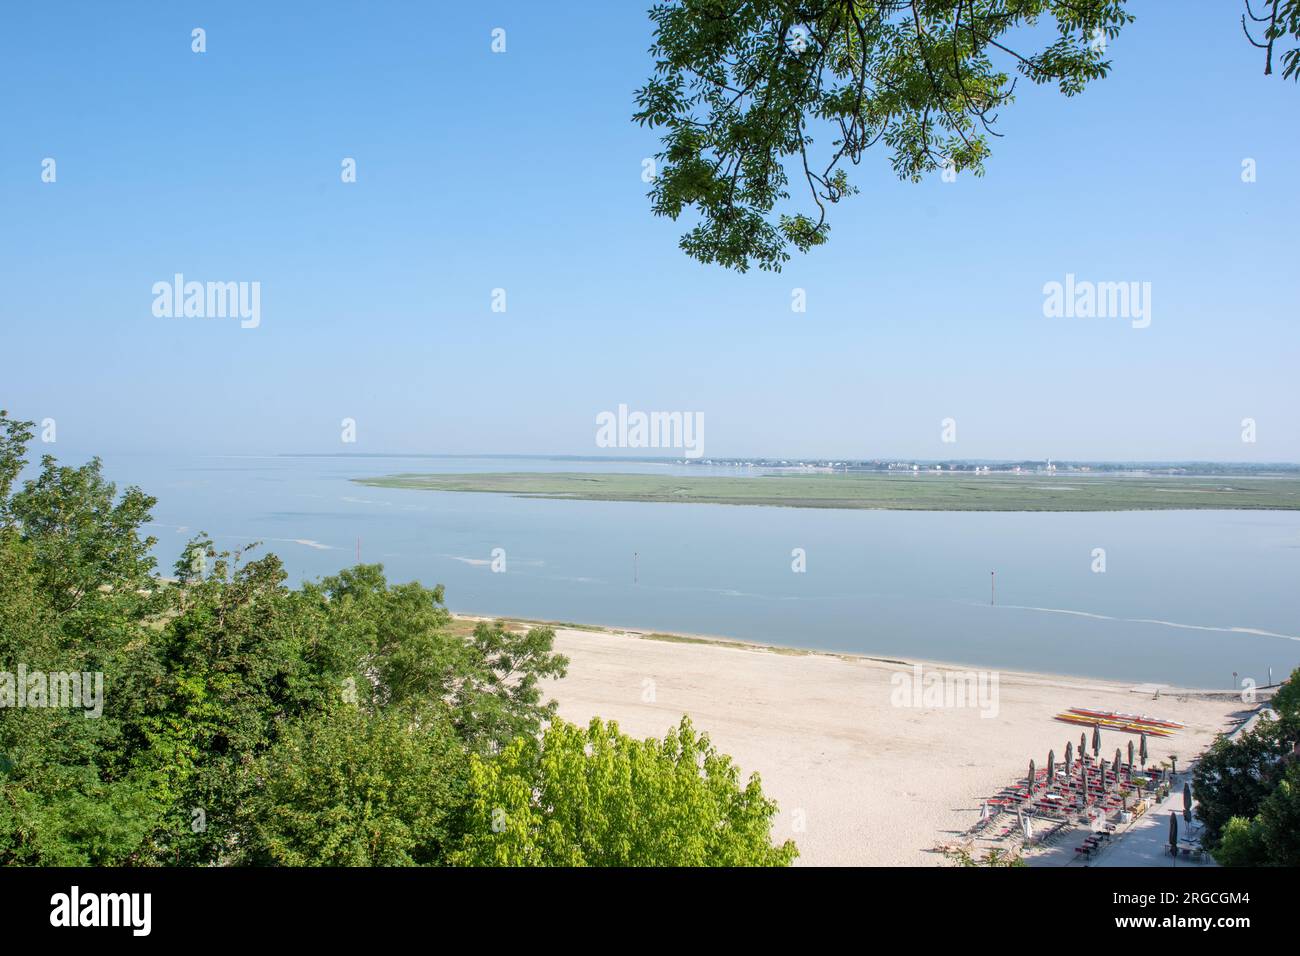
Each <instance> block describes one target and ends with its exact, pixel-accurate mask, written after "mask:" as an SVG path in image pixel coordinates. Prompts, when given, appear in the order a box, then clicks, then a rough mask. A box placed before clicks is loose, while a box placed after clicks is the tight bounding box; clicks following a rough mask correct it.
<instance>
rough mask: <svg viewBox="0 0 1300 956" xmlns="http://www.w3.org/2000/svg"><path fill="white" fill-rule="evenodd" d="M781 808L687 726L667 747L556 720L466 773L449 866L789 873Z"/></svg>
mask: <svg viewBox="0 0 1300 956" xmlns="http://www.w3.org/2000/svg"><path fill="white" fill-rule="evenodd" d="M776 812H777V807H776V804H775V803H774V802H773V801H771V800H769V799H768V798H766V797H765V796H764V795H763V791H762V786H761V784H760V782H759V778H758V775H757V774H753V775H751V776H750V778H749V781H748V783H747V784H745V785H744V786H742V785H741V784H740V780H739V772H738V771H737V769H736V767H735V765H734V764H733V763H732V762H731V759H730V758H729V757H727V756H726V755H724V754H721V753H719V752H718V751H717V750H716V749H715V748H714V747H713V745H712V744H711V743H710V742H709V739H708V737H707V736H705V735H701V734H697V733H696V731H695V729H694V727H693V726H692V725H691V722H690V720H689V719H688V718H685V717H683V718H682V721H681V725H680V726H679V727H676V728H674V729H672V730H670V731H669V732H668V734H667V736H666V737H665V738H664V739H663V740H662V741H659V740H656V739H654V738H650V739H647V740H634V739H633V738H631V737H628V736H626V735H624V734H622V733H620V732H619V730H618V725H617V724H615V723H613V722H610V723H602V722H601V721H600V719H599V718H597V719H594V720H592V722H591V723H590V724H589V725H588V727H587V728H586V729H585V730H583V729H582V728H579V727H576V726H574V725H572V724H568V723H565V722H563V721H556V722H555V723H553V724H551V726H550V727H549V728H547V730H546V732H545V733H544V734H543V736H542V737H541V739H540V740H535V739H532V738H521V739H519V740H516V741H515V742H514V743H513V744H511V745H510V746H509V747H507V748H506V749H505V751H504V752H502V753H501V754H499V755H497V756H495V757H486V758H485V757H480V756H477V755H476V756H474V757H473V759H472V761H471V767H470V809H469V816H468V824H467V825H468V828H469V833H468V835H467V837H466V839H465V843H464V845H463V846H462V848H461V849H460V850H459V851H458V852H457V853H456V854H455V855H454V856H453V861H454V862H456V863H462V864H470V865H479V866H483V865H498V866H784V865H786V864H788V863H790V862H791V861H792V860H793V859H794V858H795V856H796V855H797V853H798V851H797V850H796V848H795V845H794V843H793V842H791V841H786V842H785V843H783V844H781V845H780V846H773V845H772V842H771V839H770V834H771V828H772V820H773V818H774V817H775V815H776Z"/></svg>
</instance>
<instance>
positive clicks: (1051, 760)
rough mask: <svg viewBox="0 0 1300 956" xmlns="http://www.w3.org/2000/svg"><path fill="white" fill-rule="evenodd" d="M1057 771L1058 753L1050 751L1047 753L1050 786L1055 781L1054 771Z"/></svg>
mask: <svg viewBox="0 0 1300 956" xmlns="http://www.w3.org/2000/svg"><path fill="white" fill-rule="evenodd" d="M1055 770H1056V751H1055V750H1049V751H1047V782H1048V784H1049V785H1050V784H1051V782H1052V780H1053V779H1055V778H1054V776H1053V771H1055Z"/></svg>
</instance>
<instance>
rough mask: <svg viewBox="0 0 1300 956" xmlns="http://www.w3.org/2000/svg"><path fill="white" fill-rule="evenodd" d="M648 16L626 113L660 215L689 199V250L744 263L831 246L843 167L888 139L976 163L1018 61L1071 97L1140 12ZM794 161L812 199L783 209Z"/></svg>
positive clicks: (924, 160)
mask: <svg viewBox="0 0 1300 956" xmlns="http://www.w3.org/2000/svg"><path fill="white" fill-rule="evenodd" d="M650 17H651V20H652V21H653V22H654V27H655V33H654V43H653V45H652V47H651V53H652V54H653V55H654V57H655V69H654V74H653V75H652V76H651V77H650V79H649V80H648V81H647V82H646V84H645V85H644V86H643V87H641V88H640V89H639V90H638V91H637V94H636V100H637V107H638V109H637V111H636V113H635V115H634V117H633V118H634V120H635V121H636V122H638V123H640V124H641V125H644V126H648V127H650V128H652V129H656V130H660V131H661V137H662V140H661V141H662V146H663V149H662V151H661V152H660V153H659V154H658V158H659V160H660V166H659V170H658V175H657V177H656V179H655V180H654V185H653V186H652V188H651V191H650V198H651V201H652V209H653V211H654V213H655V215H658V216H667V217H669V218H671V219H673V220H674V221H675V220H676V219H677V218H678V217H679V216H680V215H681V214H682V213H683V212H684V211H685V210H687V209H688V208H689V209H694V210H695V211H696V212H697V213H698V215H699V222H698V224H697V225H696V226H694V228H692V229H691V230H690V231H689V232H687V233H686V235H685V236H683V237H682V240H681V246H682V248H683V249H684V250H685V251H686V252H687V253H688V254H689V255H691V256H693V257H694V258H696V259H699V260H700V261H701V262H705V263H712V262H716V263H718V264H720V265H723V266H726V267H728V268H734V269H737V270H739V271H742V272H743V271H745V270H747V269H748V268H749V267H750V264H751V263H757V265H758V266H759V268H761V269H768V270H777V271H779V270H780V268H781V265H782V263H783V262H785V261H786V260H788V259H789V258H790V255H789V252H788V251H787V249H788V246H789V245H791V244H792V245H794V246H795V247H796V248H797V249H799V250H800V251H801V252H806V251H808V249H810V248H812V247H813V246H817V245H820V244H822V243H824V242H825V241H826V239H827V234H828V232H829V228H830V227H829V223H828V222H827V218H826V212H827V206H828V205H829V204H833V203H836V202H838V201H839V200H840V199H842V198H843V197H845V196H848V195H851V194H852V193H854V192H856V191H857V190H856V187H855V186H854V185H853V184H851V183H850V181H849V178H848V175H847V173H846V171H845V169H844V166H845V165H846V164H850V163H851V164H853V165H857V164H858V163H859V162H860V161H861V159H862V157H863V155H864V153H865V152H866V151H867V150H868V149H869V148H870V147H871V146H873V145H875V144H876V143H878V142H881V141H883V142H884V143H885V145H886V146H887V147H888V148H889V149H890V151H891V163H892V166H893V169H894V172H895V174H896V175H898V176H899V177H900V178H902V179H909V180H912V181H914V182H915V181H919V180H920V179H921V178H922V177H923V176H924V175H925V174H926V173H930V172H934V171H936V170H940V169H948V170H950V171H951V172H952V173H957V172H961V171H963V170H969V171H971V172H972V173H974V174H975V175H981V174H982V173H983V169H984V161H985V159H986V158H987V157H988V156H989V146H988V137H989V136H991V135H998V134H997V133H996V132H995V131H994V126H995V124H996V121H997V114H998V110H1000V109H1001V108H1002V107H1003V106H1005V105H1007V104H1008V103H1010V102H1011V101H1012V99H1013V96H1014V91H1015V85H1016V78H1013V76H1012V75H1011V74H1012V72H1014V73H1017V74H1019V78H1024V79H1027V80H1029V81H1030V82H1031V83H1034V84H1052V85H1054V86H1056V88H1057V89H1058V90H1059V91H1060V92H1061V93H1062V94H1064V95H1066V96H1072V95H1074V94H1076V93H1079V92H1081V91H1082V90H1083V89H1084V87H1085V86H1086V85H1087V84H1088V82H1090V81H1092V80H1095V79H1099V78H1101V77H1104V76H1105V75H1106V74H1107V72H1108V71H1109V69H1110V61H1109V60H1108V59H1107V58H1106V46H1107V43H1108V42H1109V41H1110V40H1113V39H1114V38H1115V37H1116V36H1117V35H1118V34H1119V31H1120V29H1121V28H1122V27H1123V26H1125V25H1126V24H1128V23H1129V22H1131V20H1132V17H1131V16H1130V15H1129V14H1128V13H1126V12H1125V10H1124V0H1012V2H1007V0H813V2H809V0H670V2H662V3H658V4H656V5H655V6H654V7H653V8H652V9H651V11H650ZM1021 41H1024V43H1041V44H1042V45H1041V46H1040V47H1039V48H1038V49H1037V51H1036V52H1035V51H1033V50H1028V49H1025V47H1024V46H1023V44H1022V42H1021ZM1016 47H1021V49H1024V50H1025V52H1020V51H1019V50H1017V49H1016ZM1009 71H1011V72H1009ZM817 139H820V140H822V141H823V142H825V141H829V142H828V143H827V144H826V145H825V146H824V147H823V148H822V150H821V152H820V153H818V152H817V150H816V142H815V140H817ZM792 173H793V175H794V176H795V177H796V178H798V179H801V180H802V181H803V184H804V187H806V189H807V193H808V196H809V198H810V200H811V204H810V206H811V208H809V209H805V210H802V211H792V212H779V213H778V214H776V215H775V217H774V210H775V209H776V208H777V207H778V204H781V203H783V202H784V201H785V200H787V199H789V195H790V194H789V191H788V187H789V183H790V177H791V174H792Z"/></svg>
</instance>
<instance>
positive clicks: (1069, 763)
mask: <svg viewBox="0 0 1300 956" xmlns="http://www.w3.org/2000/svg"><path fill="white" fill-rule="evenodd" d="M1065 772H1066V773H1067V774H1068V773H1074V744H1072V743H1070V742H1069V741H1068V740H1067V741H1066V742H1065Z"/></svg>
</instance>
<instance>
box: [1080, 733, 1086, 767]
mask: <svg viewBox="0 0 1300 956" xmlns="http://www.w3.org/2000/svg"><path fill="white" fill-rule="evenodd" d="M1087 759H1088V737H1087V735H1085V734H1079V760H1080V761H1083V762H1087Z"/></svg>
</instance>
